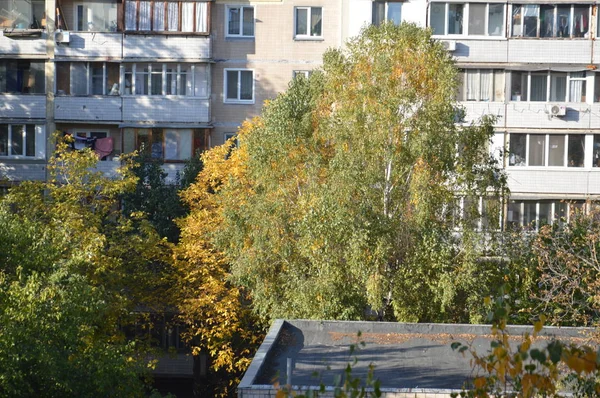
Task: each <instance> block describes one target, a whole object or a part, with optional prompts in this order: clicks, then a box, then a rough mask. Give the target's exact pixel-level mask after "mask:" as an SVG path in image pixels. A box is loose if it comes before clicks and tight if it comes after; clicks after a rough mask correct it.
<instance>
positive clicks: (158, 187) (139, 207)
mask: <svg viewBox="0 0 600 398" xmlns="http://www.w3.org/2000/svg"><path fill="white" fill-rule="evenodd" d="M133 161H134V165H133V167H132V172H133V174H134V175H135V176H136V177H137V184H136V186H135V190H134V191H133V192H130V193H128V194H126V195H125V196H124V197H123V211H124V212H125V214H131V213H136V212H141V213H142V214H144V215H145V217H146V218H147V219H148V221H150V223H151V224H152V225H153V226H154V228H155V229H156V231H157V232H158V234H159V235H160V236H162V237H165V238H167V240H168V241H169V242H172V243H177V241H178V240H179V227H178V226H177V224H176V223H175V220H176V219H177V218H181V217H184V216H185V215H186V214H187V213H188V208H187V207H186V206H185V205H184V203H183V202H182V201H181V199H180V198H179V192H180V191H181V190H182V189H185V188H186V187H188V186H189V185H190V184H191V183H192V182H193V181H194V179H195V178H196V176H197V175H198V173H199V172H200V170H202V162H201V161H200V160H199V159H198V158H194V159H192V160H189V161H187V162H186V164H185V168H184V171H183V173H182V174H181V175H178V177H179V178H178V179H177V181H175V182H173V183H167V181H166V178H167V173H166V172H165V171H164V170H163V163H162V162H160V161H158V160H157V159H152V158H151V157H150V156H149V155H148V154H144V153H142V154H139V155H137V156H135V157H134V158H133Z"/></svg>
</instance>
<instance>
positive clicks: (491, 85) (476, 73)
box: [458, 69, 505, 101]
mask: <svg viewBox="0 0 600 398" xmlns="http://www.w3.org/2000/svg"><path fill="white" fill-rule="evenodd" d="M504 90H505V88H504V71H502V70H493V69H466V70H463V71H461V72H460V73H459V82H458V100H459V101H504Z"/></svg>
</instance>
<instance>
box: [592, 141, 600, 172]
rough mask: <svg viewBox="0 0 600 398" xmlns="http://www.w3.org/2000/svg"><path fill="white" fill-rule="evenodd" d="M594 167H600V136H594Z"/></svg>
mask: <svg viewBox="0 0 600 398" xmlns="http://www.w3.org/2000/svg"><path fill="white" fill-rule="evenodd" d="M592 167H600V134H594V153H593V154H592Z"/></svg>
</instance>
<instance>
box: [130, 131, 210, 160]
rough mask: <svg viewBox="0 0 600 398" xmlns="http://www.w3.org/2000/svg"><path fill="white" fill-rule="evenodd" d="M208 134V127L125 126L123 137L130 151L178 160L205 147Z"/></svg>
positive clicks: (190, 155)
mask: <svg viewBox="0 0 600 398" xmlns="http://www.w3.org/2000/svg"><path fill="white" fill-rule="evenodd" d="M209 136H210V130H208V129H176V128H126V129H125V130H124V138H123V139H124V145H125V148H126V149H129V150H130V151H132V150H134V149H135V150H138V151H140V152H142V153H145V154H146V155H148V156H149V157H150V158H152V159H157V160H162V161H165V162H179V161H184V160H187V159H190V158H191V157H192V155H193V154H194V153H196V151H199V150H205V149H207V142H208V139H209Z"/></svg>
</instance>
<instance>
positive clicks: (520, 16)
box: [511, 4, 591, 38]
mask: <svg viewBox="0 0 600 398" xmlns="http://www.w3.org/2000/svg"><path fill="white" fill-rule="evenodd" d="M590 10H591V9H590V6H589V5H582V4H560V5H554V4H524V5H519V4H514V5H513V6H512V33H511V36H512V37H542V38H561V37H562V38H576V37H587V35H588V30H589V18H590Z"/></svg>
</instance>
